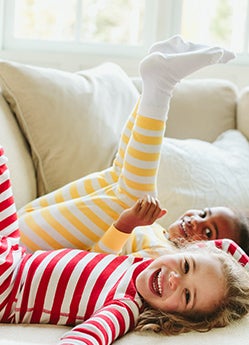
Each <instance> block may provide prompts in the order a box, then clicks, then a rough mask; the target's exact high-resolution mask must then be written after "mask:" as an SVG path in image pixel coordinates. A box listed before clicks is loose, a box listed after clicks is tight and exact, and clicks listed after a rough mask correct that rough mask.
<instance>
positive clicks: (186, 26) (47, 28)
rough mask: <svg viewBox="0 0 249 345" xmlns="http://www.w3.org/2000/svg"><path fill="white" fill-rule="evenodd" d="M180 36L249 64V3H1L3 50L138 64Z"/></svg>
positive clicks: (50, 0) (115, 0)
mask: <svg viewBox="0 0 249 345" xmlns="http://www.w3.org/2000/svg"><path fill="white" fill-rule="evenodd" d="M177 33H180V34H182V35H183V37H184V38H185V39H187V40H193V41H201V42H203V43H207V44H216V45H222V46H224V47H226V48H228V49H231V50H234V51H236V52H237V53H238V54H240V56H244V57H246V59H248V60H246V61H247V62H248V61H249V0H209V1H203V0H0V49H1V52H2V53H3V52H4V51H13V50H15V51H16V52H18V51H19V52H20V51H27V50H29V51H32V52H43V53H44V52H47V53H48V52H50V53H52V52H57V53H58V52H60V53H61V52H63V53H68V54H69V53H70V54H71V53H82V52H83V53H86V54H95V56H97V57H100V56H107V55H108V56H111V57H115V56H119V57H120V56H122V57H126V58H133V59H134V57H136V58H137V59H139V58H140V57H141V56H143V55H144V53H145V52H146V51H147V50H148V47H149V46H150V45H151V44H152V42H154V41H156V40H163V39H165V38H167V37H170V36H171V35H173V34H177Z"/></svg>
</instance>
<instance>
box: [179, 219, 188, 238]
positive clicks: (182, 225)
mask: <svg viewBox="0 0 249 345" xmlns="http://www.w3.org/2000/svg"><path fill="white" fill-rule="evenodd" d="M179 227H180V231H181V234H182V236H184V237H186V238H187V237H188V233H187V228H186V223H185V221H184V219H181V222H180V225H179Z"/></svg>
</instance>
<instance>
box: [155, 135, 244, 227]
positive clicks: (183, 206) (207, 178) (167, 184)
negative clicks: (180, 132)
mask: <svg viewBox="0 0 249 345" xmlns="http://www.w3.org/2000/svg"><path fill="white" fill-rule="evenodd" d="M158 193H159V199H160V201H161V203H162V205H163V206H164V207H166V208H167V209H168V214H167V215H166V216H165V217H163V218H162V219H161V220H160V221H159V222H160V223H161V225H163V226H164V227H166V228H167V227H168V226H169V224H171V223H172V222H173V221H175V220H176V219H177V218H178V217H179V216H180V215H182V214H183V213H184V212H185V211H186V210H188V209H196V208H198V209H199V208H205V207H212V206H229V207H234V208H238V209H239V210H241V211H243V209H245V210H246V209H247V210H248V205H249V143H248V141H247V139H246V138H245V137H244V136H243V134H242V133H241V132H239V131H238V130H228V131H226V132H224V133H223V134H221V135H220V136H219V137H218V138H217V140H215V141H214V142H213V143H208V142H205V141H202V140H198V139H169V138H167V139H166V138H165V139H164V144H163V149H162V155H161V164H160V169H159V175H158Z"/></svg>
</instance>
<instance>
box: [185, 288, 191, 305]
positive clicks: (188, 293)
mask: <svg viewBox="0 0 249 345" xmlns="http://www.w3.org/2000/svg"><path fill="white" fill-rule="evenodd" d="M190 297H191V296H190V291H189V290H188V289H185V300H186V304H187V305H188V304H189V301H190Z"/></svg>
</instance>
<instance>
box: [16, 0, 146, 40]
mask: <svg viewBox="0 0 249 345" xmlns="http://www.w3.org/2000/svg"><path fill="white" fill-rule="evenodd" d="M145 2H146V1H145V0H136V1H134V0H78V1H77V0H16V1H15V23H14V37H15V38H21V39H35V40H54V41H70V40H76V41H81V42H88V43H93V42H96V43H111V44H129V45H133V44H134V45H139V44H142V43H143V42H142V40H143V26H144V12H145Z"/></svg>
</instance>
